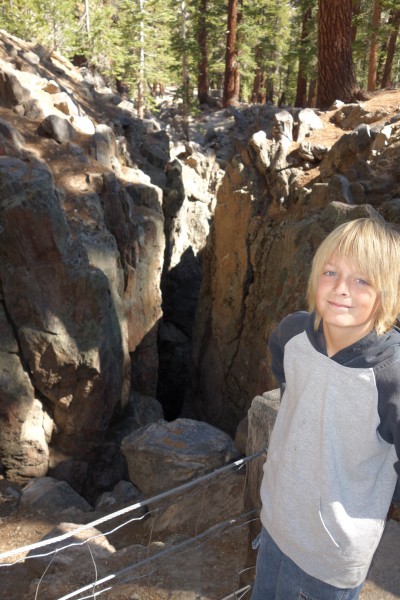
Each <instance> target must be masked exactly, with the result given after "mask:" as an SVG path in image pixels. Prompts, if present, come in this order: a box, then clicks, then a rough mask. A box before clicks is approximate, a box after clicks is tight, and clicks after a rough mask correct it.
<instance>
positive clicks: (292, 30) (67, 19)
mask: <svg viewBox="0 0 400 600" xmlns="http://www.w3.org/2000/svg"><path fill="white" fill-rule="evenodd" d="M0 27H1V28H3V29H6V30H7V31H8V32H9V33H11V34H13V35H16V36H18V37H20V38H23V39H25V40H27V41H31V42H34V43H38V44H42V45H44V46H46V47H48V48H49V49H51V50H57V51H59V52H60V53H62V54H64V55H66V56H67V57H68V58H70V59H71V60H72V62H73V63H74V64H76V65H79V66H87V67H88V68H91V69H94V70H97V71H99V72H100V73H102V74H103V75H104V76H105V77H106V78H107V81H108V83H109V84H110V85H111V84H115V85H116V87H117V89H118V91H119V93H125V94H126V96H127V97H129V98H130V99H132V100H134V102H135V105H136V107H137V110H138V115H139V117H143V116H144V114H145V110H146V108H147V109H151V108H152V105H153V104H154V102H155V99H156V98H157V96H162V95H163V93H164V90H165V89H166V88H167V87H171V86H172V87H173V88H174V89H175V90H176V99H177V100H179V101H180V103H181V106H182V107H183V110H184V111H186V112H195V111H196V110H198V108H199V106H200V105H201V104H204V103H208V104H211V105H212V104H213V102H214V104H218V102H219V103H220V105H222V106H230V105H233V106H234V105H235V104H237V103H238V102H253V103H255V102H259V103H265V102H271V103H273V104H279V105H283V104H287V105H295V106H299V107H319V108H328V107H329V106H330V104H331V103H332V102H333V101H334V100H336V99H339V100H342V101H344V102H352V101H355V100H361V99H363V97H365V94H366V93H368V92H372V91H374V90H376V89H378V88H386V87H397V86H398V84H399V78H400V49H399V44H398V43H397V38H398V32H399V27H400V6H399V0H334V1H332V0H81V1H79V2H77V1H76V0H57V1H55V0H3V2H2V3H1V5H0Z"/></svg>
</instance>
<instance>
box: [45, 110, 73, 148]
mask: <svg viewBox="0 0 400 600" xmlns="http://www.w3.org/2000/svg"><path fill="white" fill-rule="evenodd" d="M38 133H40V134H41V135H47V136H48V137H51V138H53V139H54V140H56V142H59V143H60V144H64V143H66V142H72V141H73V140H74V138H75V130H74V128H73V127H72V125H71V123H70V122H69V121H67V119H65V118H62V117H58V116H57V115H48V116H47V117H46V118H45V119H44V120H43V121H42V123H41V124H40V126H39V128H38Z"/></svg>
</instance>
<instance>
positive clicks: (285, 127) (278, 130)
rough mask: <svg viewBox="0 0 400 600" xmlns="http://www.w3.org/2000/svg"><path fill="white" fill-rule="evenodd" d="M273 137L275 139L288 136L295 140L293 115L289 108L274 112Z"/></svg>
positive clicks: (287, 137) (289, 138) (288, 138)
mask: <svg viewBox="0 0 400 600" xmlns="http://www.w3.org/2000/svg"><path fill="white" fill-rule="evenodd" d="M273 118H274V125H273V131H272V137H273V138H274V139H275V140H280V139H282V138H286V139H287V140H289V141H290V142H291V141H293V117H292V115H291V114H290V112H289V111H287V110H280V111H279V112H277V113H275V114H274V117H273Z"/></svg>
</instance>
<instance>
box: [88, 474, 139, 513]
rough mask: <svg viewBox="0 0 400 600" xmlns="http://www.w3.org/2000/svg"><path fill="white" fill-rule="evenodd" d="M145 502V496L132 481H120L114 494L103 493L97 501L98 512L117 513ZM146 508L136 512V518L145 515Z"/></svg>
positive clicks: (113, 491)
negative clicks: (120, 509)
mask: <svg viewBox="0 0 400 600" xmlns="http://www.w3.org/2000/svg"><path fill="white" fill-rule="evenodd" d="M143 500H144V496H143V494H142V492H141V491H140V490H138V488H137V487H136V486H134V485H133V484H132V483H131V482H130V481H119V482H118V483H117V485H116V486H115V487H114V489H113V490H112V492H103V493H102V494H101V495H100V496H99V497H98V498H97V500H96V504H95V510H96V511H106V512H110V511H116V510H118V509H119V508H121V507H123V506H125V505H127V504H129V505H132V504H137V503H139V502H142V501H143ZM145 512H146V509H145V507H143V508H141V510H140V511H137V512H135V516H140V515H143V514H145Z"/></svg>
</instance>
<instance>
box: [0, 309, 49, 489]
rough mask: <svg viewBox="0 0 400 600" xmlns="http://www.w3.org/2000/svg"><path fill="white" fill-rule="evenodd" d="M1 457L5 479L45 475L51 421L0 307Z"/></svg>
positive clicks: (21, 479)
mask: <svg viewBox="0 0 400 600" xmlns="http://www.w3.org/2000/svg"><path fill="white" fill-rule="evenodd" d="M0 357H1V362H0V380H1V386H0V387H1V408H2V415H3V418H2V419H1V420H0V457H1V462H2V465H3V468H4V469H5V472H6V475H7V477H8V478H9V479H10V480H12V481H19V482H26V481H28V480H29V478H31V477H41V476H43V475H45V474H46V473H47V469H48V463H49V448H48V442H49V441H50V437H51V433H52V427H53V422H52V420H51V418H50V417H49V416H48V415H47V414H46V412H45V411H44V409H43V406H42V404H41V402H39V400H37V399H36V398H35V390H34V388H33V385H32V382H31V380H30V378H29V376H28V372H27V371H26V369H24V368H23V365H22V363H21V359H20V357H19V356H18V342H17V339H16V338H15V336H14V333H13V330H12V326H11V323H10V320H9V318H8V317H7V315H6V313H5V311H4V307H3V304H0Z"/></svg>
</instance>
